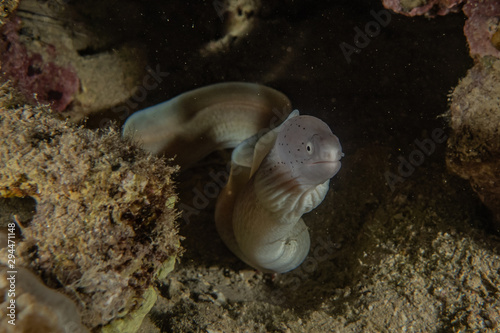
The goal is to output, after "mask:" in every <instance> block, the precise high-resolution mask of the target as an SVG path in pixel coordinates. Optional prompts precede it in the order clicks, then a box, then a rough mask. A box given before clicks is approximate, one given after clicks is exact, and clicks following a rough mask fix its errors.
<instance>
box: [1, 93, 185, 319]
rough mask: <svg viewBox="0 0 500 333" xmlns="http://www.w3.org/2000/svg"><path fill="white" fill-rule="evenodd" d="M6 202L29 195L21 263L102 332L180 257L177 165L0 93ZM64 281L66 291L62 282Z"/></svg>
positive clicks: (20, 247) (111, 135) (109, 134)
mask: <svg viewBox="0 0 500 333" xmlns="http://www.w3.org/2000/svg"><path fill="white" fill-rule="evenodd" d="M0 103H1V104H0V141H1V142H2V143H3V144H2V145H1V147H0V162H1V164H2V166H3V167H2V168H1V170H0V196H2V197H32V198H34V199H35V200H36V214H35V215H34V218H33V220H31V221H28V222H27V223H25V224H23V225H21V230H20V233H21V234H20V235H18V236H19V237H21V236H22V238H23V241H22V242H20V243H19V244H18V245H17V250H18V252H17V253H18V257H19V258H18V261H19V262H20V264H22V265H25V266H27V267H29V268H31V269H32V270H34V271H35V272H40V273H41V274H42V276H43V277H44V278H45V279H46V281H47V283H48V284H49V286H51V285H52V286H57V287H60V288H62V291H64V292H65V293H66V294H69V295H70V296H71V297H72V298H74V299H77V300H78V305H79V307H80V309H81V312H82V318H83V322H84V323H85V324H86V325H88V326H89V327H95V326H97V325H102V324H106V323H108V322H110V321H111V320H113V319H115V318H118V317H122V316H124V315H125V314H127V313H128V312H129V311H132V310H134V309H135V308H137V307H139V306H140V304H141V301H140V299H141V295H142V294H143V292H144V291H145V290H146V289H148V288H149V287H150V286H152V283H153V280H154V278H155V275H156V274H157V273H158V271H159V269H160V268H162V266H163V264H164V262H165V261H167V260H168V259H170V258H172V257H174V256H176V255H177V254H178V253H179V236H178V235H177V228H176V225H175V223H174V219H175V217H176V214H177V213H176V211H175V209H174V204H175V202H176V201H177V197H176V195H175V194H174V192H173V183H172V180H171V179H170V177H171V175H172V173H173V172H175V170H176V169H175V168H174V167H170V166H168V165H166V164H165V162H164V161H161V160H159V159H157V158H154V157H152V156H149V155H148V154H146V153H144V152H142V151H141V150H139V149H137V148H134V147H132V146H130V145H129V144H128V143H126V142H123V141H122V140H121V139H120V135H119V133H117V132H115V131H113V130H107V131H105V132H103V133H98V132H93V131H91V130H88V129H83V128H78V127H75V126H72V125H70V124H69V123H67V122H63V121H60V120H58V119H56V118H54V117H52V116H51V115H49V114H48V111H47V110H45V109H43V108H31V107H28V106H23V105H22V104H20V103H19V102H18V100H16V98H15V96H14V95H12V93H11V91H10V90H9V87H8V86H7V85H5V84H4V85H2V86H1V94H0ZM61 284H62V285H61Z"/></svg>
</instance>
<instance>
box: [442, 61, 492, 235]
mask: <svg viewBox="0 0 500 333" xmlns="http://www.w3.org/2000/svg"><path fill="white" fill-rule="evenodd" d="M499 96H500V60H499V59H495V58H491V57H483V58H481V59H480V61H479V62H478V63H477V64H476V65H475V66H474V67H473V68H472V69H470V70H469V72H468V73H467V76H466V77H464V78H463V79H462V80H461V81H460V83H459V84H458V86H457V87H455V89H454V90H453V93H452V95H451V105H450V116H451V124H450V125H451V128H452V130H453V134H452V136H451V137H450V139H449V141H448V148H449V150H448V156H447V164H448V166H449V168H450V170H452V171H453V172H455V173H457V174H458V175H460V176H461V177H463V178H465V179H468V180H470V183H471V185H472V187H473V188H474V190H475V191H476V192H477V193H478V195H479V196H480V197H481V199H482V201H483V202H484V203H485V205H486V206H488V207H489V208H490V209H491V210H492V212H493V213H494V216H495V218H496V220H497V222H498V230H499V231H500V127H499V124H500V104H499V101H498V99H499Z"/></svg>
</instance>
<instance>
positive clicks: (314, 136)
mask: <svg viewBox="0 0 500 333" xmlns="http://www.w3.org/2000/svg"><path fill="white" fill-rule="evenodd" d="M274 150H275V151H274V153H275V159H276V160H275V162H276V163H277V166H279V167H280V168H286V169H287V171H288V172H289V174H290V177H291V178H294V179H296V180H297V181H298V182H300V183H301V184H304V185H318V184H322V183H324V182H325V181H327V180H328V179H330V178H332V177H333V176H335V174H336V173H337V172H338V171H339V169H340V158H341V157H342V156H343V155H344V154H343V153H342V147H341V145H340V142H339V139H338V138H337V137H336V136H335V135H334V134H333V133H332V131H331V129H330V127H329V126H328V125H327V124H326V123H325V122H324V121H322V120H320V119H318V118H316V117H313V116H297V117H293V118H290V119H288V120H287V121H286V122H285V123H283V125H282V127H281V130H280V132H279V134H278V136H277V138H276V142H275V145H274Z"/></svg>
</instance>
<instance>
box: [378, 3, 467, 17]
mask: <svg viewBox="0 0 500 333" xmlns="http://www.w3.org/2000/svg"><path fill="white" fill-rule="evenodd" d="M463 1H464V0H429V1H427V2H426V3H425V4H423V5H420V6H418V5H419V4H420V2H416V5H417V6H415V7H412V5H413V4H412V3H411V2H409V1H402V0H382V3H383V5H384V7H385V8H387V9H391V10H393V11H395V12H396V13H398V14H403V15H406V16H418V15H424V14H425V15H427V16H435V15H436V14H437V15H446V14H448V13H450V12H456V11H458V9H459V8H458V6H459V5H460V4H461V3H462V2H463Z"/></svg>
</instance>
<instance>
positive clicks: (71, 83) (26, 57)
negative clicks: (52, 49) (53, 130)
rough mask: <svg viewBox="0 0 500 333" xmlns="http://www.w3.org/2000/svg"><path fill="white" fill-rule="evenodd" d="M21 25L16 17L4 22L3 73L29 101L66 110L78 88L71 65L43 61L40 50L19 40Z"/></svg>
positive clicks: (76, 78)
mask: <svg viewBox="0 0 500 333" xmlns="http://www.w3.org/2000/svg"><path fill="white" fill-rule="evenodd" d="M20 25H21V20H20V19H19V18H18V17H15V18H14V19H13V20H12V21H11V22H9V23H7V24H6V25H5V29H4V32H3V34H4V36H5V41H4V42H3V43H0V52H1V53H2V60H3V61H2V71H3V74H4V75H6V76H7V77H9V78H10V79H11V80H12V81H13V84H15V85H16V87H17V88H18V89H19V90H20V91H21V92H22V93H23V94H24V95H25V96H26V97H27V98H28V99H29V101H30V102H31V103H36V101H38V102H40V103H45V104H47V103H48V104H51V107H52V108H53V109H54V110H57V111H63V110H65V109H66V108H67V107H68V105H69V104H70V103H71V102H72V101H73V96H74V95H75V94H76V92H77V91H78V89H79V88H80V81H79V79H78V76H77V75H76V72H75V70H74V68H72V66H71V65H69V66H66V67H63V66H59V65H57V64H55V63H54V62H52V61H44V60H43V58H42V55H41V54H39V53H34V54H29V53H28V50H27V49H26V47H25V46H24V45H23V44H22V43H21V42H20V40H19V35H18V30H19V28H20Z"/></svg>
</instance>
